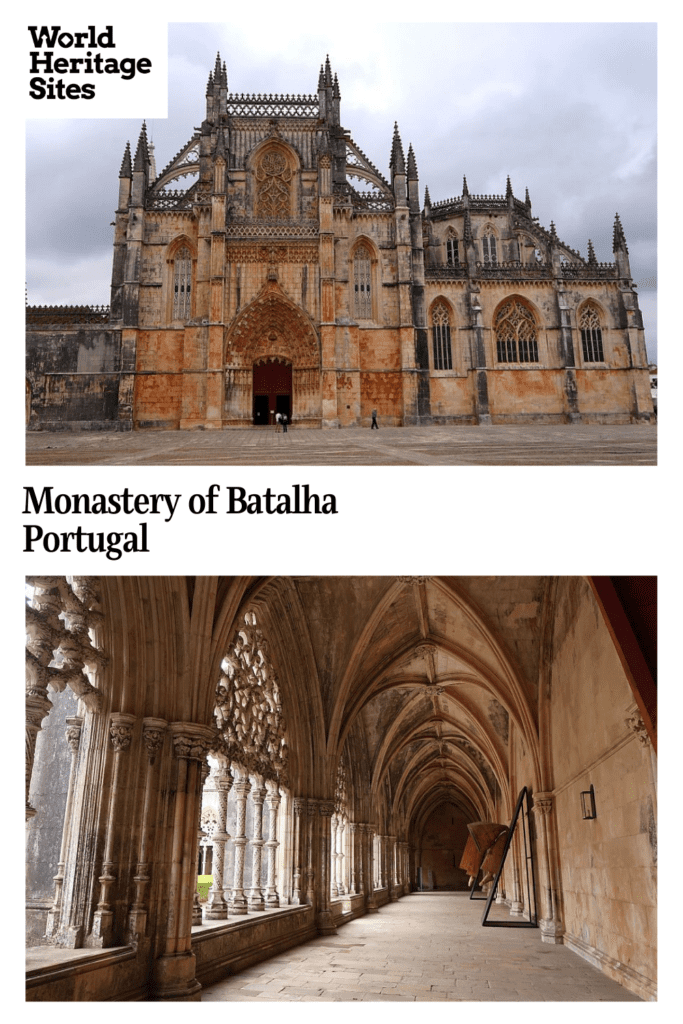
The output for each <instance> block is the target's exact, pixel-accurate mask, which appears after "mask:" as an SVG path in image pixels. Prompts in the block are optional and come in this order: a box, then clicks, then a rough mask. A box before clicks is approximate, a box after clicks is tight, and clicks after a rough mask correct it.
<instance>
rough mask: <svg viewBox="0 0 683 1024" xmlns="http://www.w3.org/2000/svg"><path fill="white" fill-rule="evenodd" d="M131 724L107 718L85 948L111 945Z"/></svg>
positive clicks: (131, 719) (121, 717)
mask: <svg viewBox="0 0 683 1024" xmlns="http://www.w3.org/2000/svg"><path fill="white" fill-rule="evenodd" d="M134 723H135V716H134V715H126V714H124V713H123V712H114V713H113V714H112V715H111V717H110V725H109V736H110V738H111V742H112V746H113V748H114V770H113V776H112V782H111V790H110V794H109V808H108V813H107V826H106V839H105V847H104V858H103V863H102V874H101V875H100V877H99V879H98V881H99V883H100V898H99V902H98V904H97V909H96V911H95V914H94V918H93V926H92V931H91V933H90V935H89V937H88V941H87V945H88V946H98V947H102V948H105V947H106V946H110V945H112V944H113V924H114V913H113V910H112V907H111V903H110V895H111V889H112V887H113V885H114V883H115V882H116V875H115V874H114V871H115V870H116V863H115V861H114V856H115V854H114V836H115V827H116V812H117V809H118V804H119V800H120V797H119V793H120V792H123V791H124V787H123V786H121V785H120V783H121V755H122V754H123V753H124V752H125V751H126V750H128V748H129V747H130V741H131V739H132V737H133V725H134Z"/></svg>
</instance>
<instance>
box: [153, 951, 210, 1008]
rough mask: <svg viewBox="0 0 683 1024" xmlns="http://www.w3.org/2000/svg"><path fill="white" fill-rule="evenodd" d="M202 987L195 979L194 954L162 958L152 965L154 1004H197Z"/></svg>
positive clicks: (180, 954)
mask: <svg viewBox="0 0 683 1024" xmlns="http://www.w3.org/2000/svg"><path fill="white" fill-rule="evenodd" d="M201 990H202V986H201V985H200V984H199V982H198V981H197V979H196V978H195V956H194V953H179V954H176V955H170V956H162V957H159V959H158V960H157V961H156V963H155V965H154V991H153V993H152V996H151V998H152V999H153V1000H154V1001H155V1002H199V1001H200V1000H201Z"/></svg>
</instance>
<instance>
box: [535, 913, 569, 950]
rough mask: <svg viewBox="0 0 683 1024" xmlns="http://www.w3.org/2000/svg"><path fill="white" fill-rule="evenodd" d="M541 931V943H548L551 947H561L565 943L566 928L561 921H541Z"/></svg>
mask: <svg viewBox="0 0 683 1024" xmlns="http://www.w3.org/2000/svg"><path fill="white" fill-rule="evenodd" d="M539 925H540V929H541V942H547V943H549V944H550V945H554V946H561V945H562V944H563V943H564V928H563V927H562V925H561V924H560V922H559V921H549V920H547V919H546V920H541V921H539Z"/></svg>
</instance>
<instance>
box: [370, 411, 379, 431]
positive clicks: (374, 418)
mask: <svg viewBox="0 0 683 1024" xmlns="http://www.w3.org/2000/svg"><path fill="white" fill-rule="evenodd" d="M370 430H379V424H378V422H377V410H376V409H373V410H372V423H371V424H370Z"/></svg>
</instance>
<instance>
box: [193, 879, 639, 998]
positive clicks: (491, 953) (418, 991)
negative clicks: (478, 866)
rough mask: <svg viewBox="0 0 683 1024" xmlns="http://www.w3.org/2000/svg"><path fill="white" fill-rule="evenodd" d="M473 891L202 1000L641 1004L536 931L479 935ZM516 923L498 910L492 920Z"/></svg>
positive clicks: (389, 909) (216, 988) (276, 961)
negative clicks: (548, 941) (596, 1002)
mask: <svg viewBox="0 0 683 1024" xmlns="http://www.w3.org/2000/svg"><path fill="white" fill-rule="evenodd" d="M483 905H484V904H483V902H481V901H471V900H469V898H468V894H467V893H455V892H450V893H449V892H434V893H413V894H411V895H410V896H406V897H404V898H403V899H401V900H399V902H398V903H390V904H388V905H387V906H385V907H382V909H381V910H380V912H379V913H378V914H368V915H366V916H365V917H362V918H357V919H356V920H355V921H351V922H349V924H347V925H344V926H343V927H342V928H340V929H339V931H338V932H337V934H336V935H326V936H322V935H321V936H320V937H319V938H316V939H313V940H312V941H311V942H306V943H305V944H304V945H302V946H297V947H296V948H295V949H292V950H288V951H287V952H286V953H284V954H281V955H279V956H276V957H273V958H272V959H271V960H266V961H264V962H263V963H260V964H257V965H256V966H255V967H251V968H249V969H248V970H246V971H242V972H241V973H240V974H237V975H235V976H234V977H231V978H227V979H226V980H225V981H219V982H216V983H215V984H213V985H208V986H206V987H205V988H204V989H203V991H202V1000H203V1001H204V1002H220V1001H226V1002H227V1001H238V1002H247V1001H256V1002H263V1001H281V1002H309V1001H332V1002H351V1001H359V1002H370V1001H375V1002H385V1001H396V1000H399V1001H406V1002H423V1001H427V1000H428V1001H430V1002H434V1001H442V1002H443V1001H448V1002H452V1001H484V1000H485V1001H492V1000H496V1001H501V1002H525V1001H542V1002H545V1001H554V1002H559V1001H562V1002H564V1001H569V1000H571V1001H573V1002H586V1001H600V1002H621V1001H625V1002H641V1000H640V999H639V998H638V997H637V996H635V995H633V993H631V992H628V991H626V989H624V988H622V986H621V985H619V984H618V983H617V982H616V981H612V980H611V979H610V978H608V977H606V976H605V975H604V974H603V973H602V972H601V971H600V970H598V968H596V967H593V966H592V965H591V964H589V963H587V962H586V961H585V960H583V959H581V957H579V956H577V955H576V954H575V953H573V952H572V951H571V950H570V949H568V948H567V947H566V946H553V945H546V944H545V943H542V942H541V936H540V933H539V931H538V929H536V928H482V926H481V915H482V907H483ZM496 919H498V920H504V921H508V922H509V921H510V920H514V919H511V918H510V916H509V914H508V911H507V908H501V907H496V906H495V905H494V907H493V908H492V910H491V915H490V920H496Z"/></svg>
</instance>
